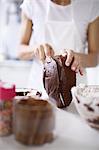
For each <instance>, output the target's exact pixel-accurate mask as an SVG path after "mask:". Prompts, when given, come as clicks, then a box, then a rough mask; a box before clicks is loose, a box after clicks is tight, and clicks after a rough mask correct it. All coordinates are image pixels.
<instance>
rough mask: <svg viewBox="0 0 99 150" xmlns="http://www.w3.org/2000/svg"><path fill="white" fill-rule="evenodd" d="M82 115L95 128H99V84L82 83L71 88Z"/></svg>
mask: <svg viewBox="0 0 99 150" xmlns="http://www.w3.org/2000/svg"><path fill="white" fill-rule="evenodd" d="M71 91H72V96H73V100H74V103H75V105H76V108H77V111H78V112H79V114H80V116H81V117H82V118H84V119H85V120H86V121H87V123H88V124H89V125H90V126H91V127H94V128H97V129H99V85H96V86H94V85H89V86H87V85H82V86H76V87H73V88H72V89H71Z"/></svg>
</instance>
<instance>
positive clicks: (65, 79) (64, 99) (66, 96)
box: [43, 55, 76, 108]
mask: <svg viewBox="0 0 99 150" xmlns="http://www.w3.org/2000/svg"><path fill="white" fill-rule="evenodd" d="M65 61H66V56H64V57H63V56H61V55H59V56H55V57H54V58H50V60H46V62H45V64H44V76H43V82H44V87H45V89H46V92H47V94H48V95H49V97H50V99H54V101H55V102H56V105H57V107H59V108H63V107H67V106H69V104H70V103H71V101H72V95H71V88H72V87H73V86H75V85H76V73H75V72H74V71H72V70H71V66H69V67H67V66H66V65H65Z"/></svg>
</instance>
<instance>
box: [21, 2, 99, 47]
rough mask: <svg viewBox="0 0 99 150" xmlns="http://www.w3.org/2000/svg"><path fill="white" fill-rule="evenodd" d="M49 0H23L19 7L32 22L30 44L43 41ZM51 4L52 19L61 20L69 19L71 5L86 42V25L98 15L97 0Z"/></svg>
mask: <svg viewBox="0 0 99 150" xmlns="http://www.w3.org/2000/svg"><path fill="white" fill-rule="evenodd" d="M48 3H49V0H46V1H45V0H24V2H23V4H22V5H21V8H22V10H23V12H24V13H25V14H26V16H27V17H28V18H29V19H30V20H32V22H33V35H32V41H31V42H30V43H31V45H33V46H34V45H35V44H40V43H42V42H44V41H43V28H44V23H45V20H46V15H47V8H48ZM50 3H51V5H52V8H54V9H52V11H53V16H51V17H52V18H53V19H54V18H55V19H56V20H57V18H58V20H60V21H62V18H64V16H65V18H66V20H67V21H68V20H70V19H71V17H72V16H71V7H73V16H74V20H75V22H76V25H77V28H78V31H79V33H80V35H81V39H82V41H83V44H84V45H85V42H86V32H87V27H88V24H89V23H90V22H92V21H93V20H95V19H96V18H97V17H98V16H99V0H90V1H89V0H80V1H78V0H72V4H73V5H71V4H70V5H67V6H60V5H58V4H55V3H53V2H50Z"/></svg>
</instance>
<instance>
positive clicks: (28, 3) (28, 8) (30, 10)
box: [20, 0, 33, 20]
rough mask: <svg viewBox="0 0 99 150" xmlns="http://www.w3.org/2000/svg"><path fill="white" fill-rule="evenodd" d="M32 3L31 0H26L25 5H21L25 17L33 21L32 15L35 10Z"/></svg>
mask: <svg viewBox="0 0 99 150" xmlns="http://www.w3.org/2000/svg"><path fill="white" fill-rule="evenodd" d="M31 3H32V1H31V0H24V1H23V3H22V4H21V6H20V8H21V10H22V11H23V12H24V13H25V15H26V16H27V17H28V18H29V19H30V20H32V13H33V8H32V4H31Z"/></svg>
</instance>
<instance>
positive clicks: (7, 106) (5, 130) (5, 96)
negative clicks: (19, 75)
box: [0, 82, 15, 136]
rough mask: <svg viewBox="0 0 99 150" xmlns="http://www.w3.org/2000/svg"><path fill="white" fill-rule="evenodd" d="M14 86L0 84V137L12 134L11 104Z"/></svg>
mask: <svg viewBox="0 0 99 150" xmlns="http://www.w3.org/2000/svg"><path fill="white" fill-rule="evenodd" d="M14 96H15V85H12V84H8V83H4V82H0V136H6V135H9V134H11V133H12V102H13V98H14Z"/></svg>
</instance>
